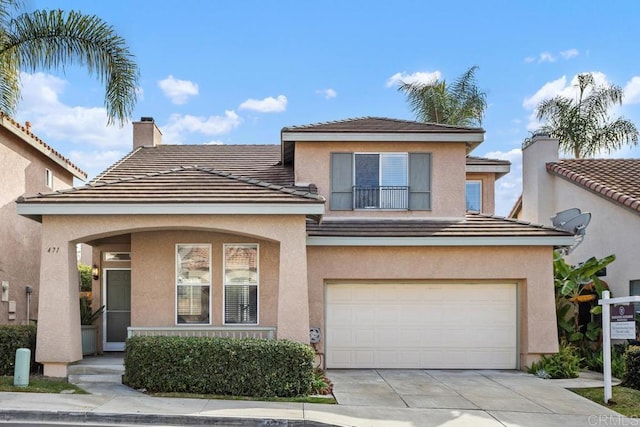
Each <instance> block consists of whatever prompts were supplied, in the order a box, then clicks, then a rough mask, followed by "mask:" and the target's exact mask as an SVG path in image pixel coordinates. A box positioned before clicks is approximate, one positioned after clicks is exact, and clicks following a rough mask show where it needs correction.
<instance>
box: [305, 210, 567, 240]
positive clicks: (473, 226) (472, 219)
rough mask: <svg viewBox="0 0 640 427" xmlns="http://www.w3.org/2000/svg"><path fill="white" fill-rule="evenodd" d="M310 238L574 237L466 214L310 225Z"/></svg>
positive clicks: (534, 226)
mask: <svg viewBox="0 0 640 427" xmlns="http://www.w3.org/2000/svg"><path fill="white" fill-rule="evenodd" d="M307 234H308V235H309V236H321V237H333V236H335V237H559V236H573V234H572V233H569V232H566V231H563V230H559V229H556V228H552V227H546V226H542V225H535V224H531V223H528V222H524V221H517V220H514V219H507V218H502V217H496V216H488V215H483V214H477V213H467V215H466V217H465V219H464V220H460V221H454V220H438V219H423V220H405V221H398V220H390V219H380V220H356V219H354V220H339V221H337V220H334V221H331V220H325V221H322V222H321V223H319V224H318V223H315V222H311V221H307Z"/></svg>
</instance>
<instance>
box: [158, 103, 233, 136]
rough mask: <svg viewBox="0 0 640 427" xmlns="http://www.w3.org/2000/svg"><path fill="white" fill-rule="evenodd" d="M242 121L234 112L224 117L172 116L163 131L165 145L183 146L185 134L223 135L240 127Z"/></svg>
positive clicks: (227, 113) (229, 111) (162, 127)
mask: <svg viewBox="0 0 640 427" xmlns="http://www.w3.org/2000/svg"><path fill="white" fill-rule="evenodd" d="M241 122H242V119H241V118H240V116H238V114H237V113H236V112H235V111H233V110H227V111H225V112H224V116H209V117H198V116H192V115H189V114H186V115H182V114H172V115H171V117H169V122H168V123H167V124H165V125H163V126H161V127H160V128H161V129H162V134H163V138H162V141H163V143H167V144H181V143H183V135H184V134H185V133H199V134H202V135H206V136H214V135H221V134H225V133H229V132H231V131H232V130H233V129H235V128H236V127H238V126H239V125H240V123H241Z"/></svg>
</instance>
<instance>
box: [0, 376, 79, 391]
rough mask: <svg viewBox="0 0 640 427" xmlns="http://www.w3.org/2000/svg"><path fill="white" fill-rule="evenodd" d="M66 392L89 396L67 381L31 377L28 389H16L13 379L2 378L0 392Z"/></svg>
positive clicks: (0, 378) (0, 377)
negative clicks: (70, 391)
mask: <svg viewBox="0 0 640 427" xmlns="http://www.w3.org/2000/svg"><path fill="white" fill-rule="evenodd" d="M64 390H72V391H73V394H88V393H87V392H86V391H84V390H83V389H81V388H80V387H78V386H76V385H73V384H69V383H68V382H67V381H65V380H57V379H53V378H44V377H40V376H31V377H29V385H28V386H27V387H15V386H14V385H13V377H9V376H0V392H1V391H14V392H15V391H18V392H27V393H60V392H62V391H64ZM67 393H69V392H67Z"/></svg>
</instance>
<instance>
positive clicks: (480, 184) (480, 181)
mask: <svg viewBox="0 0 640 427" xmlns="http://www.w3.org/2000/svg"><path fill="white" fill-rule="evenodd" d="M475 183H477V184H478V185H479V187H480V191H479V193H478V194H479V196H480V200H479V202H480V203H479V205H480V206H479V209H478V211H477V212H482V180H481V179H467V180H466V181H465V183H464V208H465V210H469V209H468V207H467V184H475ZM472 212H476V211H472Z"/></svg>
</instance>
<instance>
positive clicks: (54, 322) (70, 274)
mask: <svg viewBox="0 0 640 427" xmlns="http://www.w3.org/2000/svg"><path fill="white" fill-rule="evenodd" d="M63 235H64V233H63V232H62V230H57V229H56V227H55V226H47V224H46V223H43V227H42V261H41V265H40V295H39V300H40V303H39V307H38V334H37V345H36V361H37V362H39V363H42V364H43V365H44V375H45V376H49V377H60V378H64V377H66V376H67V365H68V364H69V363H71V362H75V361H77V360H80V359H82V342H81V338H80V306H79V299H78V298H79V288H78V272H77V261H76V245H75V244H72V243H70V242H69V241H68V240H67V239H66V238H65V237H63Z"/></svg>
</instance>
